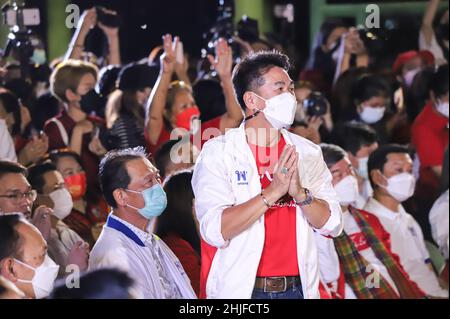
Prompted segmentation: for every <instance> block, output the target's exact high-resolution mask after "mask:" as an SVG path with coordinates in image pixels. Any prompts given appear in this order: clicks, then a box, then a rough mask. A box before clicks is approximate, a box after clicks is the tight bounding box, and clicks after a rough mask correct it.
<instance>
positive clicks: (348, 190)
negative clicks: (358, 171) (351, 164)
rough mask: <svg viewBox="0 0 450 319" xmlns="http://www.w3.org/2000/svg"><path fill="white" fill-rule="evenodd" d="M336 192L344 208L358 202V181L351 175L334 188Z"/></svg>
mask: <svg viewBox="0 0 450 319" xmlns="http://www.w3.org/2000/svg"><path fill="white" fill-rule="evenodd" d="M334 190H335V191H336V194H337V196H338V199H339V203H340V204H341V205H342V206H347V205H350V204H353V203H355V202H356V200H357V198H358V194H359V189H358V180H357V179H356V177H354V176H352V175H349V176H347V177H345V178H344V179H343V180H341V181H340V182H339V183H337V184H336V185H335V186H334Z"/></svg>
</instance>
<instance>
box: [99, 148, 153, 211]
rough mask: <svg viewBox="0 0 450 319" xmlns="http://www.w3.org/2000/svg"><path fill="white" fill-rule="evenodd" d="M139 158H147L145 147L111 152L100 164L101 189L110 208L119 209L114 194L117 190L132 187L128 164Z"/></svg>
mask: <svg viewBox="0 0 450 319" xmlns="http://www.w3.org/2000/svg"><path fill="white" fill-rule="evenodd" d="M139 158H142V159H145V158H147V154H146V153H145V150H144V148H143V147H136V148H127V149H122V150H113V151H110V152H108V153H107V154H106V155H105V157H104V158H103V159H102V161H101V162H100V169H99V180H100V187H101V189H102V192H103V196H104V197H105V200H106V202H107V203H108V205H109V206H111V207H113V208H117V203H116V200H115V199H114V196H113V192H114V191H115V190H116V189H121V188H122V189H127V188H128V185H130V182H131V178H130V175H128V171H127V168H126V163H127V162H129V161H132V160H135V159H139Z"/></svg>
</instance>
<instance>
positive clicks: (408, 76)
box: [403, 68, 421, 88]
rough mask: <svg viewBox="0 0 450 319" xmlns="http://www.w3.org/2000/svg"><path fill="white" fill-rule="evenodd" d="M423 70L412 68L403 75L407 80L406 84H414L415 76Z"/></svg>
mask: <svg viewBox="0 0 450 319" xmlns="http://www.w3.org/2000/svg"><path fill="white" fill-rule="evenodd" d="M420 71H421V68H417V69H414V70H410V71H408V72H406V73H405V75H404V76H403V80H404V81H405V85H406V86H407V87H408V88H409V87H411V86H412V85H413V82H414V78H415V77H416V75H417V73H419V72H420Z"/></svg>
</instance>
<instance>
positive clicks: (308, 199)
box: [294, 188, 314, 207]
mask: <svg viewBox="0 0 450 319" xmlns="http://www.w3.org/2000/svg"><path fill="white" fill-rule="evenodd" d="M303 190H304V191H305V196H306V199H305V200H304V201H301V202H297V201H296V200H295V198H294V202H295V205H297V206H299V207H302V206H308V205H311V203H312V202H313V200H314V196H313V195H312V193H311V191H310V190H309V189H307V188H304V189H303Z"/></svg>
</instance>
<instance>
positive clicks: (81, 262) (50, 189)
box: [28, 162, 89, 276]
mask: <svg viewBox="0 0 450 319" xmlns="http://www.w3.org/2000/svg"><path fill="white" fill-rule="evenodd" d="M28 180H29V182H30V184H31V186H32V187H33V188H34V189H35V190H36V191H37V193H38V196H37V199H36V202H35V205H39V204H43V205H46V206H48V207H51V208H52V209H53V214H52V215H51V216H50V221H51V226H52V229H51V232H50V237H49V239H48V251H49V255H50V257H52V259H53V260H55V262H56V263H57V264H58V265H60V266H61V267H60V273H59V275H60V276H64V275H66V274H68V273H70V269H67V268H66V267H67V266H68V265H77V266H78V269H79V270H80V271H85V270H87V267H88V259H89V244H87V243H86V242H85V241H84V240H83V239H82V238H81V237H80V236H79V235H78V234H77V233H76V232H75V231H73V230H72V229H70V228H69V226H67V224H65V223H64V222H63V220H64V219H65V218H66V217H67V216H68V215H69V214H70V213H71V211H72V207H73V202H72V197H71V195H70V192H69V191H68V190H67V188H66V184H65V182H64V179H63V177H62V175H61V173H60V172H58V170H57V169H56V166H55V165H53V164H52V163H51V162H44V163H41V164H38V165H35V166H32V167H30V168H29V169H28Z"/></svg>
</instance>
